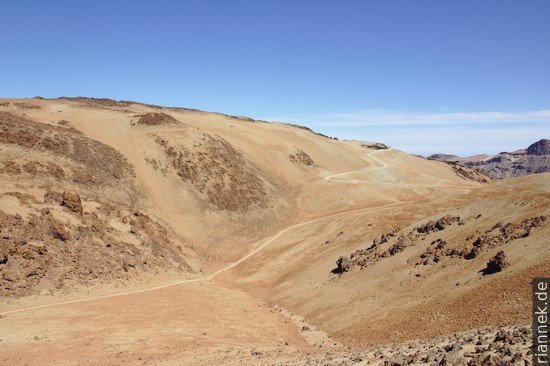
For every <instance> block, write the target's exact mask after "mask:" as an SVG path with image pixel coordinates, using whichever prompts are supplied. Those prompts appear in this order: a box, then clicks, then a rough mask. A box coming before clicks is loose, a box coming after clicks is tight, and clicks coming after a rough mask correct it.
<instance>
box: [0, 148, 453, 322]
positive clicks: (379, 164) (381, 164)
mask: <svg viewBox="0 0 550 366" xmlns="http://www.w3.org/2000/svg"><path fill="white" fill-rule="evenodd" d="M384 151H386V150H377V151H373V152H370V153H369V154H367V156H368V157H369V159H371V160H373V161H374V162H375V164H376V166H375V167H370V168H364V169H360V170H355V171H350V172H344V173H338V174H333V175H330V176H327V177H324V179H325V180H327V181H332V180H331V179H332V178H334V177H337V176H343V175H348V174H353V173H358V172H366V171H372V170H377V169H383V168H386V166H387V164H385V163H384V162H382V161H380V160H378V159H376V158H375V157H373V156H372V155H374V154H377V153H381V152H384ZM365 160H366V159H365ZM353 181H355V180H353ZM357 182H363V181H357ZM365 183H366V182H365ZM430 186H438V187H439V186H441V184H440V185H436V184H434V185H430ZM457 187H458V186H457ZM460 188H464V187H462V186H461V187H460ZM404 203H406V202H402V201H396V202H393V203H388V204H384V205H379V206H369V207H361V208H356V209H352V210H346V211H342V212H338V213H334V214H330V215H327V216H322V217H318V218H315V219H312V220H308V221H305V222H301V223H297V224H295V225H292V226H289V227H287V228H285V229H282V230H281V231H279V232H278V233H277V234H275V235H273V236H272V237H270V238H268V239H267V240H266V239H263V240H261V241H259V242H258V243H261V242H263V243H262V244H260V245H259V246H258V247H256V248H255V249H253V250H252V251H250V252H249V253H247V254H246V255H244V256H243V257H241V258H240V259H239V260H237V261H235V262H233V263H230V264H228V265H226V266H225V267H223V268H221V269H219V270H217V271H216V272H214V273H212V274H210V275H208V276H204V277H198V278H192V279H185V280H181V281H177V282H173V283H168V284H164V285H159V286H154V287H149V288H145V289H140V290H134V291H127V292H120V293H116V294H109V295H101V296H93V297H87V298H82V299H76V300H68V301H63V302H57V303H52V304H44V305H39V306H31V307H25V308H21V309H15V310H10V311H5V312H0V315H8V314H13V313H19V312H24V311H30V310H37V309H43V308H49V307H54V306H61V305H67V304H75V303H79V302H86V301H93V300H100V299H109V298H114V297H120V296H127V295H133V294H139V293H145V292H150V291H155V290H160V289H164V288H168V287H173V286H179V285H184V284H189V283H196V282H205V281H210V280H213V279H214V278H215V277H217V276H218V275H219V274H221V273H223V272H225V271H227V270H229V269H232V268H234V267H236V266H238V265H239V264H241V263H243V262H244V261H246V260H247V259H249V258H250V257H252V256H254V255H255V254H257V253H258V252H260V251H261V250H263V249H264V248H265V247H267V246H268V245H269V244H271V243H272V242H273V241H275V240H277V239H278V238H280V237H281V236H283V235H284V234H285V233H287V232H289V231H292V230H294V229H297V228H299V227H302V226H306V225H309V224H313V223H316V222H319V221H322V220H327V219H331V218H334V217H337V216H341V215H345V214H350V213H354V212H359V211H365V210H372V209H381V208H387V207H392V206H396V205H400V204H404Z"/></svg>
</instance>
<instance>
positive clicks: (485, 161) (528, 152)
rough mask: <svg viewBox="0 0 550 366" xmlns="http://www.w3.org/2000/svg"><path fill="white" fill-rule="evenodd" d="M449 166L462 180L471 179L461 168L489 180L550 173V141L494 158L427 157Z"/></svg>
mask: <svg viewBox="0 0 550 366" xmlns="http://www.w3.org/2000/svg"><path fill="white" fill-rule="evenodd" d="M428 159H430V160H437V161H442V162H446V163H449V164H451V166H452V167H453V169H455V171H456V172H457V174H459V175H461V176H463V177H464V178H467V179H468V177H471V178H474V179H478V178H479V177H474V176H472V174H471V173H468V172H466V171H461V170H460V169H461V168H470V169H474V170H477V171H479V172H480V173H483V174H485V175H487V176H489V177H491V178H497V179H502V178H512V177H519V176H523V175H528V174H539V173H546V172H550V140H546V139H542V140H540V141H538V142H535V143H534V144H532V145H530V146H529V147H528V148H527V149H523V150H517V151H514V152H502V153H500V154H497V155H494V156H486V155H483V156H472V157H468V158H460V157H458V156H455V155H444V154H434V155H431V156H429V157H428Z"/></svg>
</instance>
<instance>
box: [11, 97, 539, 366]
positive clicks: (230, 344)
mask: <svg viewBox="0 0 550 366" xmlns="http://www.w3.org/2000/svg"><path fill="white" fill-rule="evenodd" d="M0 105H1V107H0V111H9V112H10V113H12V114H14V115H17V116H21V117H23V118H27V119H30V120H33V121H37V122H40V123H44V124H48V125H50V124H51V125H55V126H57V125H59V121H60V120H64V121H68V124H69V126H70V127H71V128H74V129H76V130H78V131H81V132H82V133H83V134H84V136H86V137H87V138H90V139H93V140H97V141H100V142H101V143H103V144H106V145H108V146H112V147H114V148H115V149H116V150H118V151H120V152H121V153H122V155H123V156H124V157H125V158H126V159H127V160H128V162H129V163H130V164H131V166H132V167H133V171H134V173H135V178H134V179H133V181H132V183H131V184H133V185H134V186H135V188H133V189H132V190H131V195H130V197H131V200H130V201H131V202H128V200H127V199H126V198H125V197H127V196H128V193H127V190H126V191H125V190H124V189H125V187H119V189H118V190H117V189H116V188H109V189H107V188H102V189H98V187H93V186H83V185H81V184H76V183H71V182H67V181H64V182H60V181H57V180H55V179H54V178H46V181H51V183H50V184H52V185H53V186H56V185H57V186H59V185H60V186H62V187H63V188H66V189H72V190H75V191H78V192H79V193H80V195H81V196H82V197H84V198H83V199H84V203H85V206H86V205H87V206H86V207H89V208H88V209H93V208H94V207H96V206H94V205H99V204H98V202H99V201H101V200H111V201H112V202H113V203H115V204H116V205H124V207H125V208H124V209H125V210H130V209H131V208H132V207H133V208H134V209H139V210H140V211H143V212H146V213H147V215H149V216H150V217H152V218H154V219H155V220H158V222H159V223H160V224H161V225H165V226H166V228H167V230H169V232H171V233H173V235H174V237H173V238H174V240H177V241H178V243H179V245H180V246H181V247H182V248H183V250H184V253H185V255H186V257H185V258H186V261H187V262H188V263H189V265H190V268H191V272H189V273H178V272H166V273H163V271H161V272H160V273H158V274H155V271H150V272H147V271H145V272H142V273H140V272H137V271H135V272H133V271H134V269H130V272H128V273H129V275H128V276H129V277H128V278H127V279H126V280H125V282H117V283H118V284H119V285H118V286H119V287H114V286H112V285H109V284H107V283H104V284H103V285H95V286H93V287H87V288H78V286H73V288H72V289H71V291H70V292H67V290H69V289H68V288H67V289H62V290H59V291H54V292H52V293H51V295H48V296H32V297H25V298H21V299H2V301H1V302H0V313H4V315H3V316H2V318H0V326H1V327H0V329H1V330H0V339H1V340H2V341H1V342H0V347H1V348H2V352H1V354H2V355H1V356H0V363H5V364H10V365H11V364H25V363H30V364H35V363H37V362H38V361H40V363H42V364H78V363H80V364H117V363H121V364H151V363H153V364H182V363H183V364H240V363H243V362H245V363H247V364H256V363H258V364H262V363H264V364H265V363H268V364H270V363H274V362H276V361H277V360H282V359H284V360H293V359H294V360H298V359H301V358H303V357H308V354H310V357H313V356H315V355H317V356H319V357H321V356H320V354H322V353H326V351H327V349H326V347H329V346H330V344H331V342H332V341H328V342H324V343H323V342H321V341H319V340H318V339H317V338H315V337H313V340H312V339H311V337H310V342H311V343H312V344H309V343H307V341H306V340H304V336H306V334H305V333H307V332H308V331H307V330H306V331H304V329H310V328H311V327H312V325H303V324H302V325H298V326H297V325H295V324H293V323H292V321H291V320H289V319H287V318H285V317H284V316H282V315H281V314H282V312H279V311H278V310H277V308H275V307H273V306H272V304H274V303H277V304H279V305H280V306H282V307H283V308H287V309H289V310H290V311H292V312H293V313H297V314H300V315H302V316H305V318H306V321H307V322H308V323H311V324H313V325H314V326H317V327H318V328H320V329H321V330H324V331H326V332H328V333H329V334H330V335H332V336H334V337H335V338H336V340H337V341H340V342H342V343H343V344H344V345H345V346H354V347H358V349H364V347H366V346H368V345H369V344H380V343H387V342H390V341H405V340H410V339H415V338H426V337H430V336H433V335H438V334H449V333H452V332H455V331H457V330H467V329H472V328H478V327H481V326H484V325H488V324H490V325H499V326H500V325H508V324H516V323H524V322H526V321H527V320H528V309H529V307H528V304H529V296H530V289H529V281H530V278H531V277H532V276H534V275H538V276H542V275H548V274H550V266H549V265H550V263H549V261H548V259H547V258H549V256H548V251H549V248H548V245H547V243H546V242H545V238H547V237H548V234H549V232H548V227H549V225H548V221H546V223H545V224H544V225H543V226H542V227H537V228H533V229H532V230H531V232H530V235H529V236H528V237H526V238H521V239H517V240H513V241H510V242H508V243H504V244H502V245H500V246H499V247H494V248H487V249H484V251H483V252H482V253H481V254H480V255H479V256H478V257H476V258H475V259H474V260H464V259H460V258H454V257H453V258H451V257H449V258H444V259H443V260H442V261H441V262H439V263H436V264H434V265H429V266H424V265H416V264H415V263H416V262H417V261H418V259H419V256H420V254H421V253H422V252H424V251H425V250H426V248H428V247H429V246H430V245H431V244H430V243H431V242H433V241H435V240H438V239H444V240H446V241H447V242H449V243H450V245H451V246H456V247H460V248H466V247H469V246H471V245H472V244H471V243H472V242H473V241H474V239H475V238H476V237H477V236H480V235H483V233H484V232H486V231H487V230H489V229H491V228H492V227H493V226H494V225H495V224H496V223H497V222H502V223H503V224H506V223H515V224H517V223H521V222H522V220H525V219H529V218H532V217H533V216H535V215H547V216H548V215H550V204H549V200H550V194H549V189H550V187H549V186H548V181H549V180H548V179H547V178H548V176H547V175H540V176H534V177H529V178H522V179H514V180H509V181H503V182H498V183H491V184H480V183H478V182H475V181H468V180H465V179H464V178H462V177H460V176H458V175H456V174H455V172H454V171H453V170H452V169H451V168H449V167H448V166H447V165H446V164H444V163H439V162H433V161H427V160H424V159H420V158H417V157H414V156H410V155H407V154H404V153H402V152H399V151H396V150H391V149H389V150H370V149H367V148H365V147H363V146H361V145H362V144H361V143H359V142H345V141H336V140H332V139H328V138H324V137H322V136H318V135H315V134H313V133H312V132H310V131H307V130H305V129H301V128H298V127H294V126H289V125H285V124H276V123H262V122H252V121H249V120H246V119H241V118H235V117H230V116H224V115H220V114H211V113H204V112H199V111H191V110H183V109H162V112H163V113H166V114H167V115H169V116H172V117H173V118H174V119H175V120H176V121H177V122H176V123H169V124H161V125H140V124H139V123H137V121H138V117H136V116H138V115H140V114H144V113H156V112H158V111H159V109H158V108H155V107H151V106H145V105H139V104H120V103H119V104H117V103H114V104H112V103H107V104H105V103H99V104H98V102H97V101H89V100H84V101H82V100H40V99H33V100H2V103H0ZM222 139H223V140H222ZM224 141H225V142H224ZM2 149H3V151H5V152H7V153H9V154H10V156H11V157H12V158H13V159H18V158H22V157H23V158H26V157H27V156H28V155H25V154H28V151H27V152H24V151H23V152H21V151H20V150H18V148H16V147H14V146H12V145H3V146H2ZM176 153H177V154H180V155H177V156H179V158H176V157H177V156H176V155H175V154H176ZM18 154H19V155H18ZM41 154H46V155H44V159H46V158H49V156H50V155H48V154H47V153H43V152H41ZM171 154H172V155H171ZM5 156H6V155H5ZM175 156H176V157H175ZM228 156H229V157H230V159H229V160H226V159H227V157H228ZM178 159H179V160H178ZM230 161H239V164H237V165H235V166H234V165H231V164H230V163H229V162H230ZM228 164H229V165H228ZM64 166H65V165H64ZM178 169H179V170H178ZM194 169H198V170H199V171H200V176H204V175H206V176H208V179H207V180H206V181H203V180H201V179H195V178H194V177H195V176H194V175H193V174H194V173H193V172H194ZM0 178H1V179H2V181H1V183H2V186H1V187H2V193H4V192H8V191H10V190H13V189H18V190H20V191H24V192H30V193H33V192H34V195H35V196H36V197H37V198H40V195H41V194H43V191H42V190H41V189H42V188H39V187H40V184H43V183H44V182H43V181H44V178H42V182H41V183H40V184H39V183H38V182H37V181H36V180H33V179H35V178H33V177H29V176H25V175H17V174H15V175H14V174H13V173H9V172H8V173H6V172H4V173H2V174H0ZM184 178H185V179H184ZM199 178H200V177H199ZM212 182H215V183H216V184H217V185H215V186H211V184H213V183H212ZM231 182H237V184H236V185H235V184H234V185H231V184H230V183H231ZM250 182H255V183H254V185H250ZM115 187H116V186H115ZM126 188H127V187H126ZM37 189H38V191H36V190H37ZM33 190H34V191H33ZM0 198H1V199H0V204H1V206H0V209H2V210H4V211H6V212H8V213H10V214H12V215H15V214H16V213H20V214H21V215H23V214H26V213H29V212H30V213H32V212H39V209H40V204H25V203H23V202H21V201H20V200H18V199H15V197H11V196H9V197H8V196H5V195H3V196H0ZM125 200H126V201H125ZM42 205H43V204H42ZM126 205H127V206H128V207H127V208H126ZM121 207H122V206H121ZM236 207H239V208H238V209H233V208H236ZM55 210H57V211H59V212H60V213H63V214H65V215H67V214H66V213H65V211H64V210H62V209H56V208H55ZM84 211H85V212H86V209H85V210H84ZM448 214H451V215H460V217H461V218H462V219H463V221H464V223H463V224H462V225H457V224H454V225H451V226H450V227H449V228H446V229H445V230H442V231H440V232H433V233H430V234H428V235H426V236H418V237H417V238H416V237H413V235H411V238H413V239H411V242H410V243H409V242H407V246H406V248H405V249H404V250H402V251H400V252H399V253H397V254H396V255H392V256H390V257H388V258H383V259H381V260H379V261H378V262H376V263H371V264H370V265H368V266H367V267H366V268H364V269H362V270H360V269H359V268H356V267H354V268H352V269H351V270H350V271H349V272H348V273H344V274H342V275H335V274H333V273H331V270H333V269H334V267H335V264H334V262H335V260H336V259H337V258H338V257H339V256H340V255H348V256H349V255H350V254H351V253H353V252H354V251H356V250H358V249H359V250H360V249H365V248H367V247H369V246H370V245H371V242H372V239H374V238H378V237H379V236H380V235H381V234H382V233H384V232H388V231H392V230H394V229H395V228H397V227H399V228H400V231H398V232H397V234H396V237H395V238H393V239H391V240H390V241H389V242H387V243H385V244H383V245H381V246H380V248H379V250H380V253H381V252H382V251H384V250H386V249H388V248H389V247H390V246H392V245H394V244H395V243H396V240H397V238H398V236H399V235H404V236H406V235H407V234H408V233H416V232H415V229H416V228H417V227H419V226H421V225H424V224H425V223H426V222H428V221H429V220H437V219H439V218H441V217H442V216H444V215H448ZM479 215H481V216H479ZM123 216H124V215H122V216H121V217H120V218H118V217H112V216H106V218H105V219H106V220H107V219H109V217H111V218H110V219H109V220H111V221H110V222H112V225H115V226H116V225H118V226H116V227H118V228H124V227H125V226H124V225H126V224H124V223H123V222H122V221H120V222H119V221H117V220H123V219H124V218H123ZM478 216H479V217H478ZM475 217H478V218H477V219H476V218H475ZM100 218H102V217H100ZM65 219H66V220H75V219H74V218H72V216H70V215H68V216H67V217H66V218H65ZM78 220H80V219H78ZM113 220H114V221H113ZM495 230H497V231H498V229H495ZM115 232H116V233H122V231H120V230H119V231H113V233H115ZM119 235H122V234H119ZM124 235H126V234H124ZM415 235H416V234H415ZM466 238H468V239H466ZM128 240H130V239H128ZM501 249H504V250H505V252H506V254H507V255H508V258H509V261H510V266H509V267H508V268H507V269H506V270H505V271H503V272H502V273H497V274H493V275H489V276H482V275H481V273H479V271H480V270H482V269H483V268H484V266H485V263H486V262H487V260H488V259H489V258H490V257H491V256H492V255H494V253H495V252H496V251H497V250H501ZM377 250H378V249H377ZM157 272H158V270H157ZM190 280H191V281H194V282H188V281H190ZM195 280H198V281H195ZM173 284H177V285H173ZM166 285H172V286H166ZM120 286H123V287H120ZM147 289H148V290H147ZM144 290H145V291H144ZM130 292H131V293H130ZM124 293H126V294H124ZM112 295H116V296H112ZM85 299H89V300H86V301H78V302H73V301H74V300H85ZM60 302H63V303H65V304H60V305H55V306H47V307H41V308H35V309H33V310H24V311H18V312H11V311H14V310H21V309H27V308H32V307H36V306H41V305H47V304H55V303H60ZM8 312H11V313H8ZM472 313H473V314H475V315H474V316H470V315H469V314H472ZM336 340H335V343H336V344H338V342H337V341H336ZM321 343H322V345H323V347H321V348H319V344H321ZM342 351H343V350H338V349H336V350H335V349H333V348H331V349H330V352H342ZM319 352H320V353H319ZM345 354H346V353H345V352H344V353H340V355H345ZM317 356H315V357H317Z"/></svg>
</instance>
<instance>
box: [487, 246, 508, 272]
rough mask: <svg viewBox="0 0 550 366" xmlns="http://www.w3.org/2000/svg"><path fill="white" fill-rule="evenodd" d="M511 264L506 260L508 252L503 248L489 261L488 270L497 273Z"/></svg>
mask: <svg viewBox="0 0 550 366" xmlns="http://www.w3.org/2000/svg"><path fill="white" fill-rule="evenodd" d="M509 265H510V264H509V263H508V261H507V260H506V254H504V252H503V251H502V250H501V251H500V252H498V253H497V254H496V255H495V256H494V257H493V258H491V259H490V260H489V262H487V269H486V272H487V273H488V274H490V273H496V272H500V271H502V270H503V269H504V268H506V267H508V266H509Z"/></svg>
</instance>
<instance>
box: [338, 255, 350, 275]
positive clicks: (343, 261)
mask: <svg viewBox="0 0 550 366" xmlns="http://www.w3.org/2000/svg"><path fill="white" fill-rule="evenodd" d="M336 265H337V266H338V273H343V272H346V271H347V270H348V269H349V258H348V257H346V256H341V257H339V258H338V260H337V261H336Z"/></svg>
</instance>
